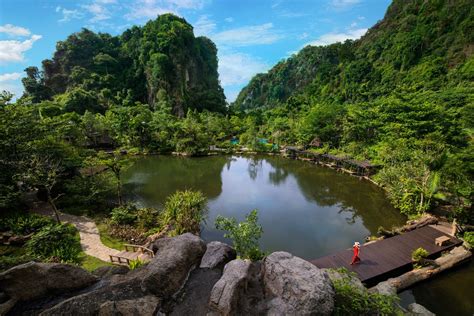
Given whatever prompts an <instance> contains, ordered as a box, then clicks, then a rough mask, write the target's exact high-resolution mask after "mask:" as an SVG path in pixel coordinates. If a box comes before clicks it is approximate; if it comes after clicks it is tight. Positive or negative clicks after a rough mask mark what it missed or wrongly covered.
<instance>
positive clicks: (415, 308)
mask: <svg viewBox="0 0 474 316" xmlns="http://www.w3.org/2000/svg"><path fill="white" fill-rule="evenodd" d="M407 310H408V311H409V312H410V313H411V314H412V315H421V316H435V314H434V313H432V312H430V311H429V310H428V309H427V308H426V307H424V306H423V305H420V304H417V303H412V304H410V305H408V308H407Z"/></svg>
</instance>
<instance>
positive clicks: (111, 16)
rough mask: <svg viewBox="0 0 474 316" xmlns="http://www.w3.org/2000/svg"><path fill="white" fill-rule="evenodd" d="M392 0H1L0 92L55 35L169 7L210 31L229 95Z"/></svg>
mask: <svg viewBox="0 0 474 316" xmlns="http://www.w3.org/2000/svg"><path fill="white" fill-rule="evenodd" d="M389 4H390V0H126V1H122V0H69V1H67V0H1V1H0V90H9V91H11V92H13V93H15V94H16V95H17V96H20V95H21V93H22V91H23V88H22V85H21V77H22V76H23V70H24V69H25V68H26V67H27V66H30V65H35V66H38V67H40V66H41V61H42V60H43V59H46V58H51V56H52V54H53V52H54V49H55V45H56V42H57V41H60V40H64V39H65V38H66V37H67V36H68V35H69V34H71V33H73V32H77V31H79V30H80V29H81V28H82V27H86V28H89V29H91V30H93V31H96V32H99V31H100V32H107V33H110V34H113V35H117V34H120V33H122V32H123V31H124V30H125V29H127V28H128V27H130V26H132V25H143V24H145V23H146V21H148V20H150V19H153V18H155V17H156V16H157V15H159V14H163V13H166V12H172V13H175V14H177V15H179V16H182V17H184V18H185V19H186V20H187V21H188V22H189V23H191V24H192V25H193V26H194V32H195V34H196V35H205V36H208V37H210V38H211V39H212V40H213V41H214V42H215V43H216V45H217V48H218V50H219V53H218V55H219V77H220V80H221V84H222V86H223V87H224V90H225V93H226V96H227V98H228V101H233V100H234V99H235V97H236V96H237V94H238V92H239V91H240V89H241V88H242V87H243V86H245V84H247V83H248V81H249V80H250V78H252V76H253V75H255V74H256V73H259V72H265V71H267V70H268V69H269V68H270V67H271V66H272V65H274V64H276V63H277V62H278V61H280V60H282V59H284V58H287V57H289V56H291V54H292V53H295V52H297V51H298V50H300V49H301V48H302V47H304V46H305V45H327V44H331V43H334V42H336V41H344V40H345V39H347V38H351V39H356V38H358V37H360V36H361V35H363V34H364V33H365V32H366V30H367V28H369V27H370V26H372V25H374V24H375V23H376V22H377V21H378V20H380V19H382V18H383V15H384V13H385V11H386V9H387V7H388V5H389Z"/></svg>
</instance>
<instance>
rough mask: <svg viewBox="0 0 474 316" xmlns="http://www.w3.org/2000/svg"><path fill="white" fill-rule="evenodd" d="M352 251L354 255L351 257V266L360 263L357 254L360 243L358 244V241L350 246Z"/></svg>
mask: <svg viewBox="0 0 474 316" xmlns="http://www.w3.org/2000/svg"><path fill="white" fill-rule="evenodd" d="M352 250H353V251H354V255H353V256H352V261H351V265H353V264H355V263H359V262H360V258H359V254H360V243H359V242H358V241H356V242H355V243H354V246H352Z"/></svg>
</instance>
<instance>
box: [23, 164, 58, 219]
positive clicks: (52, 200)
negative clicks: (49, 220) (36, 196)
mask: <svg viewBox="0 0 474 316" xmlns="http://www.w3.org/2000/svg"><path fill="white" fill-rule="evenodd" d="M62 172H63V167H62V166H61V162H60V161H58V160H55V159H53V158H52V157H50V156H46V155H45V156H33V157H32V158H31V161H30V163H28V164H27V165H26V166H25V168H23V173H22V174H21V175H20V179H21V180H23V181H24V182H25V183H26V184H27V185H28V186H29V187H31V188H34V189H38V190H44V191H45V193H46V199H47V202H48V204H49V205H50V206H51V208H52V209H53V211H54V215H55V216H56V221H57V222H58V224H60V223H61V220H60V218H59V211H58V208H57V206H56V200H57V199H59V198H60V197H61V196H63V195H64V194H57V195H56V196H55V197H53V189H54V188H55V186H56V184H57V182H58V179H59V177H60V176H61V173H62Z"/></svg>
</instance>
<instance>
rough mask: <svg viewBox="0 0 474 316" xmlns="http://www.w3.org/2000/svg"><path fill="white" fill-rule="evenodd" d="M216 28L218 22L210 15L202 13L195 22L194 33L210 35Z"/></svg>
mask: <svg viewBox="0 0 474 316" xmlns="http://www.w3.org/2000/svg"><path fill="white" fill-rule="evenodd" d="M215 29H216V23H215V22H214V21H212V20H211V19H210V18H209V16H208V15H201V16H200V17H199V19H198V20H197V21H196V23H194V34H195V35H196V36H201V35H205V36H209V35H210V34H211V33H212V32H213V31H214V30H215Z"/></svg>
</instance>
